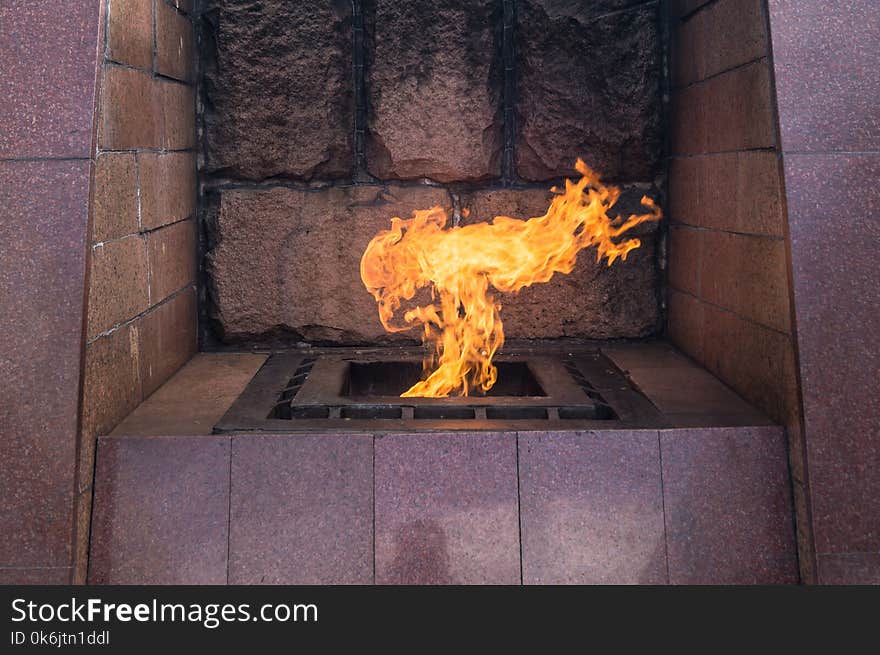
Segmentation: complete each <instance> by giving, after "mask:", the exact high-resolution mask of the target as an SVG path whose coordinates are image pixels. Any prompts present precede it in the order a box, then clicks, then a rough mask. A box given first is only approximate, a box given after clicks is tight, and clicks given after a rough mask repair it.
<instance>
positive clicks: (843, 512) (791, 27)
mask: <svg viewBox="0 0 880 655" xmlns="http://www.w3.org/2000/svg"><path fill="white" fill-rule="evenodd" d="M768 4H769V18H770V31H771V35H772V40H773V52H774V62H773V63H774V69H775V77H776V90H777V95H778V104H779V132H780V139H781V144H782V150H783V160H784V174H785V186H786V195H787V204H788V215H789V216H788V219H789V233H790V241H791V271H792V279H793V287H794V308H795V318H796V322H797V338H798V351H799V366H800V375H801V380H802V385H803V404H804V431H805V436H806V453H807V464H808V466H807V474H808V475H807V476H806V479H805V481H804V482H805V485H806V489H807V490H808V495H809V497H810V500H811V504H812V527H813V530H814V532H815V540H816V552H817V553H818V560H819V566H818V569H819V580H820V581H823V582H834V581H836V582H844V581H845V582H872V581H873V582H876V580H877V570H876V562H877V553H878V552H880V504H878V501H877V498H878V497H880V473H878V470H880V468H878V465H880V445H878V442H877V435H878V434H880V404H878V401H877V398H878V391H880V387H878V384H880V383H878V379H880V361H878V356H877V349H876V348H875V347H873V345H872V344H873V343H874V342H875V341H876V339H875V335H876V333H877V329H878V327H880V320H878V314H877V311H876V308H877V305H878V301H880V296H878V288H877V282H876V280H877V279H878V276H880V269H878V266H877V258H876V254H875V252H874V244H876V242H877V237H878V228H877V225H878V213H880V196H878V192H877V179H878V174H880V154H878V148H880V108H878V105H877V102H876V98H877V95H878V92H880V72H878V71H880V11H878V8H877V3H876V2H873V1H872V0H853V1H852V2H846V3H844V2H830V3H829V2H818V1H817V0H798V1H795V0H769V1H768ZM872 563H873V564H872ZM872 566H873V569H872ZM872 571H873V572H872Z"/></svg>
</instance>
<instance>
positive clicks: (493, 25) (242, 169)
mask: <svg viewBox="0 0 880 655" xmlns="http://www.w3.org/2000/svg"><path fill="white" fill-rule="evenodd" d="M658 5H659V3H658V2H656V1H649V2H638V1H633V0H602V1H600V2H590V3H572V2H570V1H567V0H436V1H434V2H427V1H418V2H397V1H395V0H355V1H354V2H350V1H348V0H344V1H343V0H338V1H335V2H328V1H327V0H305V1H304V0H278V1H276V2H271V3H266V2H255V1H253V0H205V1H204V2H202V3H200V7H201V14H200V18H201V21H200V23H201V28H202V29H201V30H200V37H199V38H200V43H199V48H200V52H201V56H202V60H203V65H202V70H203V71H204V75H203V77H202V80H201V95H200V107H201V119H200V128H201V132H200V133H201V143H200V147H201V159H200V175H201V181H202V188H203V191H204V194H203V196H202V199H203V219H204V221H203V225H204V245H205V250H206V255H205V258H204V265H205V274H206V275H205V286H204V288H205V298H204V302H203V305H204V308H205V311H206V319H207V320H206V321H205V326H206V328H207V330H206V335H205V336H206V341H205V343H206V344H207V345H208V346H209V347H210V346H211V345H212V344H214V343H216V339H218V338H219V340H221V341H223V342H227V343H241V342H262V343H266V342H269V341H272V342H273V343H279V342H280V343H293V342H296V341H300V340H303V341H309V342H322V343H372V342H379V341H386V340H392V339H415V338H418V335H416V334H408V333H403V334H400V333H398V334H396V335H388V334H386V333H385V332H384V330H383V329H382V327H381V324H380V323H379V320H378V315H377V311H376V307H375V303H374V301H373V299H372V297H371V296H369V294H367V292H366V290H365V289H363V286H362V284H361V282H360V278H359V260H360V256H361V254H362V253H363V250H364V248H365V246H366V244H367V242H368V241H369V239H370V238H371V237H372V236H373V235H374V234H375V233H376V232H378V231H379V230H381V229H385V228H386V227H388V225H389V222H390V219H391V218H392V217H393V216H395V215H399V216H403V217H408V216H409V215H410V214H411V212H412V211H413V210H415V209H424V208H427V207H429V206H431V205H441V206H444V207H446V208H447V209H448V210H449V212H450V214H451V215H452V216H453V220H455V221H458V222H462V221H467V220H484V219H489V218H492V217H493V216H494V215H498V214H510V215H514V216H517V217H521V218H528V217H531V216H534V215H540V214H543V213H544V211H545V210H546V207H547V204H548V203H549V194H548V193H547V190H548V189H549V187H550V186H552V185H553V184H554V183H558V182H560V181H561V179H562V178H563V177H564V176H574V175H575V172H574V170H573V164H574V160H575V159H576V158H577V157H578V156H580V157H583V158H584V159H585V160H586V161H587V162H588V163H590V164H592V165H593V166H594V167H596V168H597V169H598V170H600V172H602V173H603V174H604V175H605V176H606V179H608V180H609V181H613V182H617V183H620V184H621V185H622V186H624V188H625V194H624V196H625V202H621V211H622V212H626V211H632V210H636V209H637V208H638V207H637V205H638V202H637V201H638V198H639V197H640V196H641V195H642V194H644V193H648V194H650V195H652V196H653V197H655V198H659V196H660V191H659V188H662V183H661V180H660V175H661V168H662V167H661V155H662V137H661V135H662V130H661V115H662V101H661V75H662V55H661V53H662V48H661V44H660V34H661V31H660V29H659V15H658ZM661 200H662V199H661ZM464 210H470V213H468V212H467V211H464ZM465 216H468V218H464V217H465ZM641 235H642V238H643V247H642V248H641V249H640V250H638V251H635V252H633V253H632V254H631V255H630V257H629V259H628V260H627V261H626V262H625V263H621V264H616V265H615V266H613V267H611V268H608V267H606V266H604V265H598V264H597V263H596V262H595V259H594V256H591V254H590V253H589V252H585V253H583V254H582V256H581V257H580V258H579V261H578V265H577V268H576V269H575V271H573V272H572V273H571V274H570V275H568V276H561V277H560V276H557V277H555V278H554V279H553V280H552V281H551V282H549V283H547V284H544V285H536V286H535V287H534V288H531V289H527V290H525V291H523V292H522V293H521V294H519V295H518V296H503V297H500V300H501V302H502V304H503V305H504V309H503V311H502V318H503V320H504V321H505V325H506V326H507V330H506V332H507V334H508V336H509V337H510V338H558V337H573V338H608V337H639V336H645V335H647V334H651V333H654V332H656V331H657V330H658V328H659V326H660V324H661V302H660V298H661V286H662V283H661V277H662V276H661V259H662V257H661V250H662V247H661V244H660V241H659V231H658V226H657V225H656V224H651V225H647V226H644V228H643V229H642V231H641Z"/></svg>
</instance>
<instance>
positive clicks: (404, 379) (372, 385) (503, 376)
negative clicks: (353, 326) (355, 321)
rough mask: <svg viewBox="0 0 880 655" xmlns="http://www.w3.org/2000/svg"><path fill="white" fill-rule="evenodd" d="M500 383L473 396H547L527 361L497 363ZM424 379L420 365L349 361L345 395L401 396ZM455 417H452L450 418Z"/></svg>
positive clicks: (413, 363)
mask: <svg viewBox="0 0 880 655" xmlns="http://www.w3.org/2000/svg"><path fill="white" fill-rule="evenodd" d="M496 366H497V367H498V381H497V382H496V383H495V386H493V387H492V388H491V389H490V390H489V391H488V392H486V393H485V394H484V393H482V392H481V391H479V390H478V391H477V392H476V393H473V394H472V395H474V396H483V395H485V396H518V397H523V396H539V397H540V396H546V395H547V394H546V393H544V390H543V389H542V388H541V385H540V384H538V380H537V379H536V378H535V375H534V374H533V373H532V371H531V369H529V367H528V364H526V363H525V362H498V363H497V364H496ZM421 378H422V365H421V364H420V363H419V362H349V364H348V368H347V370H346V374H345V382H344V383H343V388H342V395H343V396H346V397H348V398H365V397H372V396H399V395H400V394H402V393H403V392H404V391H406V390H407V389H409V388H410V387H411V386H412V385H414V384H415V383H416V382H418V381H419V380H420V379H421ZM450 418H452V417H450Z"/></svg>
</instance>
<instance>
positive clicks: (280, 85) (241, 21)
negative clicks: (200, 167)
mask: <svg viewBox="0 0 880 655" xmlns="http://www.w3.org/2000/svg"><path fill="white" fill-rule="evenodd" d="M207 5H208V6H207V7H206V11H205V22H206V25H207V28H206V30H205V37H206V39H207V41H208V46H207V51H208V52H209V55H208V59H209V60H208V61H207V65H206V67H205V81H204V89H205V100H206V102H205V127H206V133H205V146H206V160H207V164H206V167H205V170H206V171H207V172H210V173H220V174H224V175H229V176H232V177H238V178H244V179H250V180H259V179H264V178H268V177H273V176H279V177H290V178H303V179H311V178H316V177H319V178H337V177H344V176H347V175H349V174H350V172H351V168H352V164H353V159H354V157H353V146H352V142H353V132H354V83H353V80H352V38H351V6H350V3H349V2H347V1H342V0H337V1H336V2H326V1H325V0H274V1H273V2H258V1H256V0H209V2H207Z"/></svg>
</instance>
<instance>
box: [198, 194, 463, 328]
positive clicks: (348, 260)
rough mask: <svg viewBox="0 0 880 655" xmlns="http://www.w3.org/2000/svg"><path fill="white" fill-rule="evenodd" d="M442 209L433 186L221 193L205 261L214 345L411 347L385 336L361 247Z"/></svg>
mask: <svg viewBox="0 0 880 655" xmlns="http://www.w3.org/2000/svg"><path fill="white" fill-rule="evenodd" d="M435 205H441V206H443V207H445V208H446V209H447V211H449V210H450V202H449V194H448V193H447V192H446V191H445V190H443V189H440V188H437V187H396V186H392V187H388V188H383V187H378V186H369V187H367V186H361V187H349V188H339V187H334V188H329V189H324V190H320V191H307V190H297V189H288V188H273V189H268V190H256V191H254V190H230V191H222V192H220V197H219V201H218V205H217V208H216V213H215V215H214V218H213V220H212V221H210V223H212V225H211V228H210V229H211V230H212V240H214V241H215V242H216V243H215V246H214V247H213V249H212V250H211V252H209V253H208V255H207V269H208V273H209V275H210V295H211V308H210V312H211V315H212V318H213V319H215V326H216V327H217V328H218V333H219V336H220V337H221V338H223V339H224V340H226V341H236V340H241V339H248V338H253V337H257V338H259V337H261V336H266V335H269V334H272V333H276V334H277V333H283V334H285V335H286V336H287V337H293V338H299V339H305V340H308V341H315V342H334V343H358V342H361V343H363V342H370V341H380V340H384V339H391V338H397V339H411V340H417V339H418V338H419V335H418V333H416V332H415V331H413V332H412V333H409V332H404V333H397V334H396V335H389V334H387V333H386V332H385V330H384V329H383V327H382V324H381V323H380V322H379V314H378V310H377V308H376V301H375V300H374V299H373V297H372V296H371V295H370V294H369V293H368V292H367V290H366V289H365V288H364V285H363V283H362V282H361V279H360V259H361V255H363V252H364V250H365V249H366V247H367V244H368V243H369V242H370V239H372V238H373V236H375V234H376V233H377V232H379V231H380V230H385V229H388V228H389V227H390V225H391V218H392V217H394V216H400V217H403V218H409V217H410V216H411V215H412V211H413V210H414V209H428V208H430V207H433V206H435Z"/></svg>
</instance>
